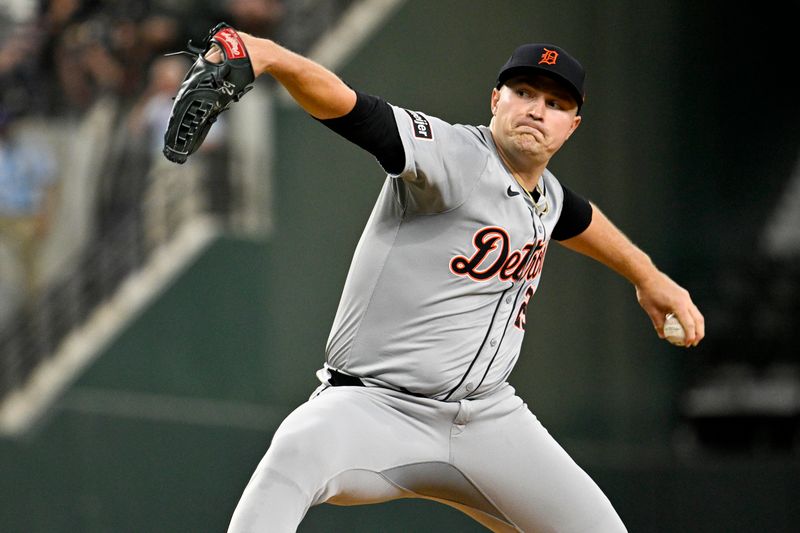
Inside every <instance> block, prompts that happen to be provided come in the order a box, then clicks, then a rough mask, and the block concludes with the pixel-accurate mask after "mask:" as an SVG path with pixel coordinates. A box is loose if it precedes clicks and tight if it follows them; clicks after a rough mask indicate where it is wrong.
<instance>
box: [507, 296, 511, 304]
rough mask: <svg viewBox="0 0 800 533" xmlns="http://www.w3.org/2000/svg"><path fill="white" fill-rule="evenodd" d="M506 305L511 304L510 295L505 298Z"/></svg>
mask: <svg viewBox="0 0 800 533" xmlns="http://www.w3.org/2000/svg"><path fill="white" fill-rule="evenodd" d="M506 303H507V304H510V303H511V295H508V296H506Z"/></svg>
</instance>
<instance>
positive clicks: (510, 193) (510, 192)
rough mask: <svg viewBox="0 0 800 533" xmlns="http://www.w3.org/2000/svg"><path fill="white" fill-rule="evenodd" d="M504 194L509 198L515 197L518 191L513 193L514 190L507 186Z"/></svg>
mask: <svg viewBox="0 0 800 533" xmlns="http://www.w3.org/2000/svg"><path fill="white" fill-rule="evenodd" d="M506 194H508V195H509V196H516V195H518V194H519V191H515V190H514V189H512V188H511V185H509V186H508V190H506Z"/></svg>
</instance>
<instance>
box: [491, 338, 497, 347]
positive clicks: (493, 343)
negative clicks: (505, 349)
mask: <svg viewBox="0 0 800 533" xmlns="http://www.w3.org/2000/svg"><path fill="white" fill-rule="evenodd" d="M489 344H491V345H492V346H497V339H492V340H490V341H489Z"/></svg>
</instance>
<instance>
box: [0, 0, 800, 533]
mask: <svg viewBox="0 0 800 533" xmlns="http://www.w3.org/2000/svg"><path fill="white" fill-rule="evenodd" d="M783 5H784V4H783V3H775V2H772V3H771V2H766V3H764V2H759V3H758V4H756V3H744V4H736V8H735V10H731V9H733V8H732V7H731V6H732V4H729V3H723V2H652V1H650V2H637V1H633V0H629V1H624V0H619V1H610V0H609V1H600V2H568V1H567V2H550V1H543V2H527V1H526V2H523V1H509V0H504V1H493V2H489V1H470V2H465V1H458V0H436V1H422V0H409V2H407V3H406V4H405V5H404V6H403V7H402V8H401V9H400V11H399V12H398V13H397V15H396V16H395V18H394V19H393V20H392V21H391V24H390V25H389V26H388V27H386V28H383V29H382V30H381V31H380V32H379V33H378V34H376V35H375V36H374V38H372V39H371V40H370V42H369V43H367V46H366V47H365V49H364V50H362V51H361V52H359V53H358V54H357V55H356V56H355V58H354V59H353V61H352V62H350V63H348V64H347V65H346V66H345V67H344V68H343V69H342V71H341V75H342V76H343V77H344V78H345V79H346V80H347V81H348V82H350V83H351V84H352V85H354V86H355V87H358V88H360V89H362V90H365V91H367V92H372V93H376V94H380V95H383V96H384V97H386V98H387V99H388V100H389V101H391V102H392V103H396V104H398V105H403V106H406V107H410V108H414V109H419V110H423V111H425V112H427V113H430V114H433V115H437V116H440V117H442V118H445V119H448V120H450V121H453V122H468V123H486V122H487V121H488V119H489V113H488V98H489V93H490V90H491V87H492V80H493V78H494V76H495V74H496V71H497V69H498V67H499V65H500V64H502V63H503V62H504V61H505V59H506V57H507V56H508V54H509V53H510V51H511V49H512V48H513V47H514V46H516V45H517V44H519V43H522V42H526V41H533V40H541V41H554V42H558V43H560V44H562V45H563V46H564V47H565V48H567V49H568V50H570V51H571V52H572V53H574V54H575V55H576V56H577V57H579V58H581V60H582V61H583V62H584V63H585V64H586V65H587V67H588V69H589V77H588V100H587V104H586V107H585V110H584V123H583V124H582V125H581V128H580V129H579V130H578V132H577V133H576V134H575V135H574V136H573V138H572V140H570V143H569V144H568V145H567V146H566V147H565V148H564V149H563V150H562V153H560V154H559V155H558V156H557V157H556V159H555V160H554V161H553V165H552V168H553V170H554V171H555V172H556V174H557V175H558V176H559V177H561V178H562V179H563V180H564V181H565V182H566V183H568V184H569V185H570V186H571V187H572V188H574V189H576V190H578V191H580V192H583V193H584V194H585V195H586V196H588V197H589V198H590V199H592V200H595V201H596V202H597V203H598V204H600V206H601V207H602V208H603V209H604V211H606V213H608V214H609V216H610V217H611V218H612V219H613V220H615V221H616V222H617V224H618V225H619V226H620V227H621V228H622V229H623V230H624V231H625V232H626V233H628V235H630V237H631V238H632V239H633V240H634V241H635V242H637V243H639V244H640V245H642V247H643V248H645V249H646V250H648V251H649V252H650V253H651V255H652V256H653V258H654V260H655V261H656V262H657V263H658V264H659V265H661V266H662V267H663V268H664V269H665V270H667V271H668V272H670V273H671V274H672V275H673V276H674V277H675V278H676V279H677V280H678V281H680V282H681V283H684V284H685V285H686V286H687V287H688V288H690V289H691V290H692V291H693V292H694V293H695V294H697V295H699V301H700V303H701V304H702V303H703V301H704V300H703V298H707V297H708V295H709V294H710V292H711V290H710V285H711V283H712V282H713V277H714V275H715V269H716V268H717V267H718V266H719V265H721V264H724V262H725V261H727V260H729V259H730V258H731V257H736V253H735V250H741V249H742V248H744V249H746V248H747V247H752V246H753V245H754V243H755V240H756V235H757V229H758V226H759V224H760V223H761V222H763V217H764V216H765V213H766V212H767V211H766V210H767V209H768V208H769V206H770V202H771V201H772V199H773V198H774V195H775V192H776V191H777V190H778V188H779V185H780V183H781V181H782V180H784V179H785V177H786V176H787V175H788V169H789V168H791V165H792V163H793V161H794V157H796V152H797V147H798V142H797V141H798V133H797V131H796V127H794V126H793V123H792V120H794V121H796V119H797V117H798V113H797V110H798V108H797V104H796V103H794V102H792V101H788V100H787V99H786V98H785V97H784V95H785V94H789V93H790V90H789V89H790V87H786V82H784V81H783V78H782V77H780V76H776V75H771V74H770V73H771V72H773V70H771V69H766V70H765V71H764V72H759V71H758V70H757V67H758V65H764V64H765V63H768V64H772V63H776V62H777V63H779V62H781V61H784V60H785V61H786V62H787V64H790V59H789V56H790V53H789V51H790V50H791V49H792V48H791V47H790V45H788V44H787V43H786V42H784V41H788V36H791V35H792V31H791V30H792V28H790V25H791V20H793V19H791V18H790V17H787V16H785V13H783V11H782V9H783V8H782V7H778V6H783ZM794 50H795V51H796V46H795V47H794ZM791 61H793V60H791ZM277 125H278V136H277V147H276V151H275V152H276V154H277V156H278V159H277V161H276V172H275V175H276V183H275V187H274V189H275V194H276V198H275V206H276V211H277V212H276V216H275V220H276V232H275V234H274V236H273V237H272V238H271V239H270V240H269V242H268V243H257V242H255V243H254V242H246V241H237V240H234V239H223V240H221V241H219V242H217V243H215V245H214V246H213V247H212V248H211V249H210V250H209V251H208V252H207V253H206V254H204V255H203V256H202V257H201V258H200V260H199V261H198V262H197V263H196V264H195V265H193V266H192V267H191V268H190V269H189V270H188V272H187V273H186V274H185V275H184V276H182V277H181V278H180V279H179V280H178V281H177V282H176V283H175V284H174V285H173V286H172V287H170V288H169V290H168V291H167V292H166V293H165V294H164V295H163V296H162V297H161V298H160V299H159V300H158V301H157V302H156V303H155V304H154V305H153V306H152V307H151V308H150V309H149V310H148V311H147V312H146V313H145V314H144V315H142V316H141V317H139V318H138V319H137V320H136V321H135V322H134V323H133V324H131V326H130V327H129V328H128V329H127V330H126V331H125V332H124V333H123V334H122V335H121V336H120V337H119V338H118V339H116V341H115V342H114V343H113V345H112V346H111V347H109V348H108V349H107V350H106V351H105V352H104V353H103V354H102V356H101V357H100V358H99V359H98V361H97V362H96V363H95V364H94V365H92V367H91V368H90V369H88V371H87V372H86V373H85V374H84V375H83V376H82V377H81V378H80V379H79V380H78V382H77V383H76V384H75V386H74V387H73V388H72V389H70V391H68V392H67V393H66V394H65V396H64V398H62V400H61V401H60V402H59V404H58V406H57V408H56V409H55V410H54V411H53V412H52V413H51V414H50V415H49V416H48V418H46V419H45V420H44V421H42V423H41V424H40V425H39V426H38V428H37V430H36V431H35V432H33V433H32V434H31V435H29V436H28V437H26V438H24V439H21V440H14V441H9V440H0V476H1V479H2V481H0V491H2V494H0V501H2V504H0V531H4V532H5V531H8V532H19V533H30V532H47V533H50V532H74V531H82V532H109V531H113V532H116V531H137V532H141V531H148V532H162V531H163V532H184V531H192V532H217V531H224V529H225V527H226V524H227V521H228V519H229V517H230V513H231V512H232V510H233V507H234V506H235V503H236V500H237V499H238V497H239V494H240V493H241V490H242V488H243V487H244V484H245V483H246V481H247V479H248V477H249V475H250V473H251V472H252V470H253V468H254V467H255V465H256V463H257V461H258V460H259V458H260V457H261V455H262V454H263V452H264V451H265V450H266V448H267V445H268V443H269V439H270V438H271V435H272V433H273V431H274V429H275V427H276V426H277V424H278V423H279V421H280V420H281V419H282V418H283V416H285V414H287V413H288V412H289V411H290V410H291V409H292V408H293V407H294V406H295V405H297V404H298V403H300V402H302V401H303V400H304V399H305V398H306V397H307V396H308V394H309V393H310V391H311V390H312V389H313V387H314V386H315V378H314V375H313V372H314V370H316V369H317V368H318V367H319V366H320V365H321V363H322V357H323V350H324V345H325V341H326V339H327V335H328V331H329V328H330V324H331V321H332V319H333V315H334V313H335V310H336V306H337V303H338V298H339V292H340V290H341V287H342V284H343V283H344V279H345V276H346V273H347V268H348V265H349V261H350V257H351V254H352V252H353V250H354V248H355V245H356V242H357V240H358V237H359V234H360V231H361V228H362V227H363V224H364V222H365V221H366V219H367V217H368V215H369V212H370V209H371V207H372V203H373V201H374V199H375V196H376V194H377V192H378V190H379V188H380V185H381V181H382V179H383V177H382V175H381V172H380V170H379V168H378V166H377V164H376V163H375V162H374V161H373V159H372V157H371V156H369V155H367V154H365V153H362V152H360V151H359V150H357V149H355V148H353V147H352V146H351V145H349V144H348V143H346V142H345V141H343V140H341V139H339V138H337V137H336V136H334V135H332V134H331V133H330V132H328V131H327V130H326V129H325V128H324V127H322V126H321V125H320V124H318V123H317V122H315V121H313V120H311V119H309V118H308V117H307V116H305V114H304V113H302V112H300V111H298V110H297V109H296V108H294V107H292V106H289V107H284V108H282V109H280V110H279V111H278V113H277ZM776 141H778V142H776ZM754 206H755V207H754ZM528 318H529V324H531V325H532V327H531V326H529V330H528V337H527V339H526V341H525V346H524V353H523V355H522V357H521V359H520V362H519V364H518V367H517V369H516V370H515V372H514V374H513V375H512V381H513V383H514V384H515V386H516V387H517V388H518V391H519V393H520V394H521V395H522V396H523V397H524V398H525V399H526V400H527V401H528V403H529V405H530V406H531V408H532V409H533V411H534V412H535V413H536V414H537V415H538V416H539V417H540V418H541V419H542V420H543V422H544V423H545V425H546V426H547V427H548V428H549V429H550V431H551V433H553V434H554V436H555V437H556V438H557V439H558V440H559V441H561V442H562V443H563V444H564V446H565V447H566V448H567V450H568V451H569V452H570V453H571V454H572V455H573V456H574V457H575V458H576V459H577V460H578V461H579V463H581V464H582V465H583V466H584V467H585V468H586V469H587V470H588V471H589V472H590V473H591V474H592V475H593V476H594V477H595V479H597V480H598V482H599V484H600V485H601V487H603V488H604V490H605V491H606V493H607V494H608V495H609V497H610V498H611V500H612V501H613V502H614V504H615V505H616V507H617V508H618V509H619V511H620V514H621V515H622V517H623V519H624V520H625V521H626V523H627V524H628V526H629V529H630V530H631V531H637V532H640V531H641V532H673V531H700V532H702V531H708V532H715V531H724V532H739V531H741V532H752V531H774V532H782V531H790V530H791V525H792V524H796V523H798V522H799V521H800V516H798V515H799V514H800V511H799V510H798V506H797V504H796V502H795V500H796V497H795V495H796V494H797V493H798V489H800V486H798V485H799V484H800V481H799V480H800V465H798V460H797V458H783V459H781V458H757V457H726V458H714V459H709V458H707V457H704V456H701V457H698V458H685V459H679V458H676V457H674V456H673V454H672V453H671V451H670V441H671V438H672V432H673V429H674V425H675V416H674V415H675V413H674V410H675V402H676V400H677V396H678V393H679V390H680V387H681V385H682V384H683V382H684V381H686V380H687V379H689V378H690V377H691V376H688V375H687V369H688V368H691V363H692V361H693V360H694V359H695V358H698V357H702V350H698V351H694V352H684V351H681V350H677V349H673V348H671V347H669V346H668V345H666V343H663V342H661V341H659V340H658V339H657V338H656V337H655V336H654V335H653V333H652V330H651V326H650V324H649V322H648V320H647V319H646V317H645V316H644V315H643V313H641V311H640V310H639V308H638V305H637V304H636V300H635V296H634V293H633V290H632V288H631V287H630V286H629V285H628V284H627V283H626V282H624V281H622V280H620V279H618V278H617V277H615V276H614V275H612V274H611V273H609V272H608V271H606V270H605V269H603V268H602V267H600V266H598V265H596V264H593V263H592V262H590V261H588V260H586V259H584V258H581V257H578V256H575V255H574V254H570V253H568V252H565V251H564V250H563V249H561V248H559V247H558V246H553V247H551V249H550V252H549V254H548V259H547V263H546V266H545V269H544V283H543V285H542V286H541V289H540V290H539V291H538V292H537V295H536V300H535V302H534V305H533V306H532V307H531V309H530V310H529V317H528ZM709 333H710V334H711V335H713V324H709ZM104 399H105V401H104ZM204 402H207V403H204ZM479 530H480V528H478V527H477V526H475V525H474V524H472V523H471V522H468V521H467V520H466V519H464V518H462V517H461V516H460V515H459V514H458V513H456V512H455V511H451V510H449V509H447V508H445V507H443V506H438V505H434V504H431V503H428V502H406V501H403V502H394V503H391V504H385V505H380V506H370V507H361V508H347V509H342V508H334V507H329V506H321V507H319V508H315V509H312V510H311V512H310V513H309V516H308V518H307V520H306V521H305V522H304V524H303V526H302V527H301V531H308V532H310V531H326V532H328V531H342V532H344V531H382V532H388V531H397V532H401V531H403V532H405V531H437V532H443V531H479Z"/></svg>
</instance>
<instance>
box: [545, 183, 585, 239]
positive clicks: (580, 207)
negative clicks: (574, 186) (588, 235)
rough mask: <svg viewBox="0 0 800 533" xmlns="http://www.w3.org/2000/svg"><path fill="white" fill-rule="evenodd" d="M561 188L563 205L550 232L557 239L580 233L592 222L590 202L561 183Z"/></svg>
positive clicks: (568, 237) (569, 237)
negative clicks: (559, 215) (562, 190)
mask: <svg viewBox="0 0 800 533" xmlns="http://www.w3.org/2000/svg"><path fill="white" fill-rule="evenodd" d="M561 188H562V189H564V207H563V208H562V209H561V217H560V218H559V219H558V222H556V227H555V228H553V234H552V237H553V238H554V239H555V240H557V241H565V240H567V239H571V238H572V237H576V236H578V235H580V234H581V233H583V231H584V230H585V229H586V228H588V227H589V224H590V223H591V222H592V204H590V203H589V201H588V200H587V199H586V198H584V197H583V196H581V195H579V194H577V193H574V192H572V191H571V190H569V189H568V188H566V187H565V186H564V185H563V184H562V185H561Z"/></svg>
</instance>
